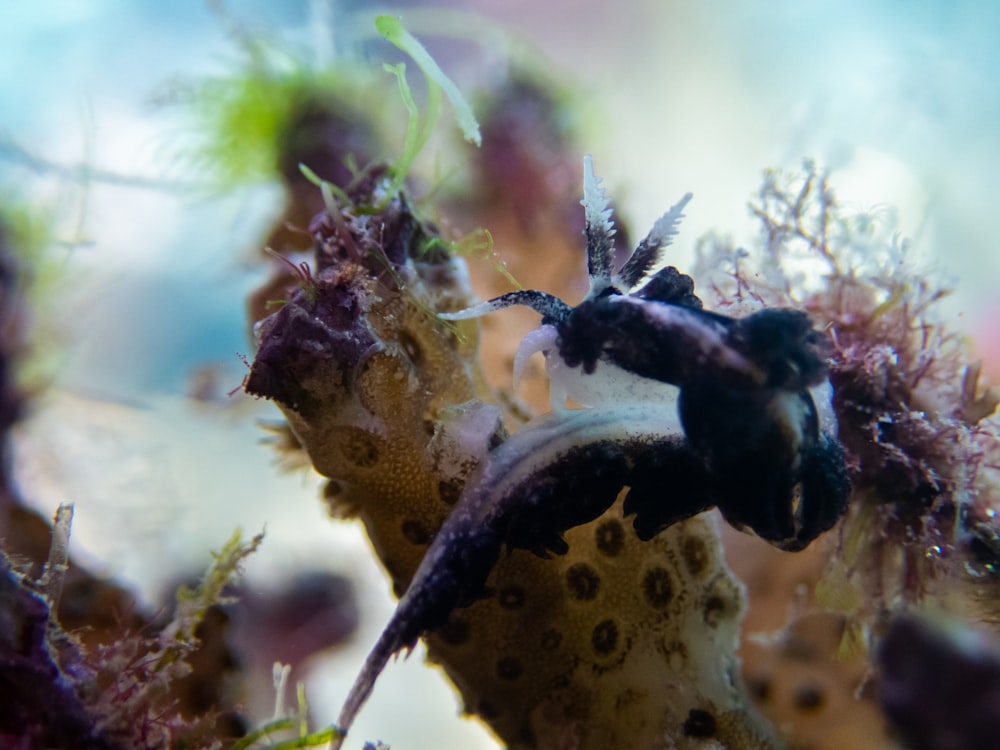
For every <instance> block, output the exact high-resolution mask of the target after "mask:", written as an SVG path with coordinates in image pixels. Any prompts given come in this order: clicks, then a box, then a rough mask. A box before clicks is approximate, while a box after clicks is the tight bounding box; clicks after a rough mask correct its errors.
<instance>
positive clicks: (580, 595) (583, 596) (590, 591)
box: [566, 563, 601, 601]
mask: <svg viewBox="0 0 1000 750" xmlns="http://www.w3.org/2000/svg"><path fill="white" fill-rule="evenodd" d="M566 586H567V587H568V588H569V595H570V596H572V597H573V598H574V599H576V600H577V601H590V600H591V599H593V598H594V597H595V596H597V589H598V588H600V586H601V577H600V576H599V575H597V572H596V571H595V570H594V569H593V568H591V567H590V566H589V565H587V564H586V563H577V564H576V565H573V566H571V567H570V569H569V570H567V571H566Z"/></svg>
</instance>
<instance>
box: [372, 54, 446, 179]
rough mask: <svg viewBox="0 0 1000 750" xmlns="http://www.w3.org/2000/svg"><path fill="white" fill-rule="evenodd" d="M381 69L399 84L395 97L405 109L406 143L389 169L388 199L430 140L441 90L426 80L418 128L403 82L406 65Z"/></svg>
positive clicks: (413, 103) (415, 110) (410, 95)
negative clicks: (425, 107)
mask: <svg viewBox="0 0 1000 750" xmlns="http://www.w3.org/2000/svg"><path fill="white" fill-rule="evenodd" d="M384 67H385V69H386V71H387V72H389V73H391V74H392V75H394V76H396V81H397V83H398V84H399V95H400V97H401V98H402V100H403V106H404V107H406V114H407V120H406V140H405V141H404V142H403V155H402V156H401V157H400V158H399V159H398V160H397V161H396V164H395V165H394V166H393V169H392V173H393V174H392V182H391V183H390V185H389V188H388V190H387V191H386V196H387V197H390V198H391V196H393V195H396V193H398V192H399V190H400V188H402V187H403V181H404V180H405V179H406V175H407V174H409V171H410V167H412V166H413V161H414V159H416V158H417V154H419V153H420V150H421V149H422V148H423V147H424V144H425V143H427V139H428V138H430V135H431V132H432V131H433V130H434V125H435V124H436V123H437V119H438V115H439V114H440V112H441V88H440V87H439V86H437V85H436V84H435V83H434V82H433V81H432V80H431V79H430V78H428V79H427V114H426V116H425V117H424V123H423V126H422V127H421V125H420V110H419V109H418V108H417V103H416V101H414V99H413V92H412V91H410V85H409V84H408V83H407V82H406V64H405V63H399V64H398V65H388V64H386V65H385V66H384Z"/></svg>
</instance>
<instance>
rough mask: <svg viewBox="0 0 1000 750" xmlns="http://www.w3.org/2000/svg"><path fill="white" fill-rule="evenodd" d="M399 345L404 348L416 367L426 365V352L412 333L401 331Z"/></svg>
mask: <svg viewBox="0 0 1000 750" xmlns="http://www.w3.org/2000/svg"><path fill="white" fill-rule="evenodd" d="M399 345H400V346H402V347H403V351H404V352H406V357H407V358H408V359H409V360H410V363H411V364H412V365H413V366H414V367H420V365H422V364H423V363H424V350H423V349H421V348H420V344H419V343H418V342H417V339H416V338H414V336H413V334H412V333H410V332H409V331H400V332H399Z"/></svg>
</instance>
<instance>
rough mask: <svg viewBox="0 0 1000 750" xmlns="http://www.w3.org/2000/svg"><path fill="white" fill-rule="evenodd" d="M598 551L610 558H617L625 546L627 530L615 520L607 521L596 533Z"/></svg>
mask: <svg viewBox="0 0 1000 750" xmlns="http://www.w3.org/2000/svg"><path fill="white" fill-rule="evenodd" d="M594 539H595V541H596V542H597V549H599V550H600V551H601V552H603V553H604V554H605V555H607V556H608V557H615V556H616V555H618V553H619V552H621V551H622V547H623V546H624V545H625V530H624V529H623V528H622V525H621V524H620V523H619V522H618V521H615V520H610V521H605V522H604V523H602V524H601V525H600V526H598V527H597V531H595V532H594Z"/></svg>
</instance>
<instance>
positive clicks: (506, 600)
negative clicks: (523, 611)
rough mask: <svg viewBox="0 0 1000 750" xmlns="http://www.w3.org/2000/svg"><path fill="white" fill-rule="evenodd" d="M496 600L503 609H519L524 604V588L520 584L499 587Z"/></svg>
mask: <svg viewBox="0 0 1000 750" xmlns="http://www.w3.org/2000/svg"><path fill="white" fill-rule="evenodd" d="M497 602H498V603H499V604H500V606H501V607H503V608H504V609H520V608H521V607H523V606H524V589H522V588H521V587H520V586H507V587H505V588H502V589H500V594H499V595H498V596H497Z"/></svg>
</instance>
